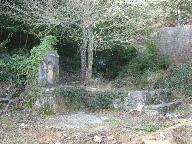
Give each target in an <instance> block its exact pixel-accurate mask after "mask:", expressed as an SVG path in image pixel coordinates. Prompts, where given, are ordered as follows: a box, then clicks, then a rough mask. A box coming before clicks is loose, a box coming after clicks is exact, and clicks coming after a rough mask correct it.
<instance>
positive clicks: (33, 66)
mask: <svg viewBox="0 0 192 144" xmlns="http://www.w3.org/2000/svg"><path fill="white" fill-rule="evenodd" d="M56 43H57V39H56V37H54V36H51V35H50V36H46V37H44V38H43V39H42V40H41V43H40V45H39V46H37V47H34V48H33V49H31V51H30V53H31V56H30V57H29V58H28V59H27V62H26V67H25V69H24V70H25V73H26V75H27V82H30V83H31V82H32V81H34V79H36V74H37V71H38V67H39V65H40V64H41V62H42V61H43V59H44V58H45V56H46V55H47V52H48V51H49V50H50V49H53V46H54V45H55V44H56Z"/></svg>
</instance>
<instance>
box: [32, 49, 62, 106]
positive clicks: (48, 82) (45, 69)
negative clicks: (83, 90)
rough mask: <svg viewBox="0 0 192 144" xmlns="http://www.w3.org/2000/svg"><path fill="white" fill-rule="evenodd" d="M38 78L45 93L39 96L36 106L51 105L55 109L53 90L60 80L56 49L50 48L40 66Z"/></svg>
mask: <svg viewBox="0 0 192 144" xmlns="http://www.w3.org/2000/svg"><path fill="white" fill-rule="evenodd" d="M37 79H38V83H39V85H40V87H41V89H42V92H43V95H42V96H41V97H39V98H37V101H36V103H35V105H36V107H37V108H41V107H44V106H49V107H50V108H52V109H54V107H56V102H55V98H54V94H53V92H54V89H55V86H56V85H57V84H58V82H59V55H58V54H57V52H56V51H53V50H50V51H49V52H48V53H47V55H46V57H45V58H44V60H43V61H42V63H41V64H40V66H39V71H38V77H37Z"/></svg>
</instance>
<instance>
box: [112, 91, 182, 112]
mask: <svg viewBox="0 0 192 144" xmlns="http://www.w3.org/2000/svg"><path fill="white" fill-rule="evenodd" d="M180 104H181V102H180V101H177V102H172V98H171V93H170V92H169V91H168V90H163V89H160V90H155V91H148V90H144V91H134V92H129V93H128V95H127V96H126V97H124V98H119V99H116V100H115V101H114V102H113V106H114V108H120V109H124V110H128V111H129V110H136V111H145V112H146V113H150V114H166V113H167V112H170V111H172V110H173V109H174V108H175V107H177V106H178V105H180Z"/></svg>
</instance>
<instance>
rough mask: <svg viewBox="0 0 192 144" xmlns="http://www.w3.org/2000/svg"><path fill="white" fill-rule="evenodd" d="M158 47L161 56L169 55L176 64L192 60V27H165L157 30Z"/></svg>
mask: <svg viewBox="0 0 192 144" xmlns="http://www.w3.org/2000/svg"><path fill="white" fill-rule="evenodd" d="M156 31H157V33H158V35H157V41H156V44H157V47H158V49H159V52H160V54H163V55H168V56H169V58H170V60H171V61H172V62H173V63H175V64H182V63H185V62H190V61H191V59H192V25H181V26H177V27H164V28H159V29H157V30H156Z"/></svg>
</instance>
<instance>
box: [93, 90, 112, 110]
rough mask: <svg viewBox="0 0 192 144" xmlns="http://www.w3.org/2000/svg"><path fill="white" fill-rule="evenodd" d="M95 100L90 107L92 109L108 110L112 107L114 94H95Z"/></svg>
mask: <svg viewBox="0 0 192 144" xmlns="http://www.w3.org/2000/svg"><path fill="white" fill-rule="evenodd" d="M94 95H95V100H94V101H93V102H92V104H91V107H93V108H94V109H96V110H97V109H108V108H111V107H112V104H113V100H114V98H115V97H116V94H115V93H113V92H107V91H106V92H95V93H94Z"/></svg>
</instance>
